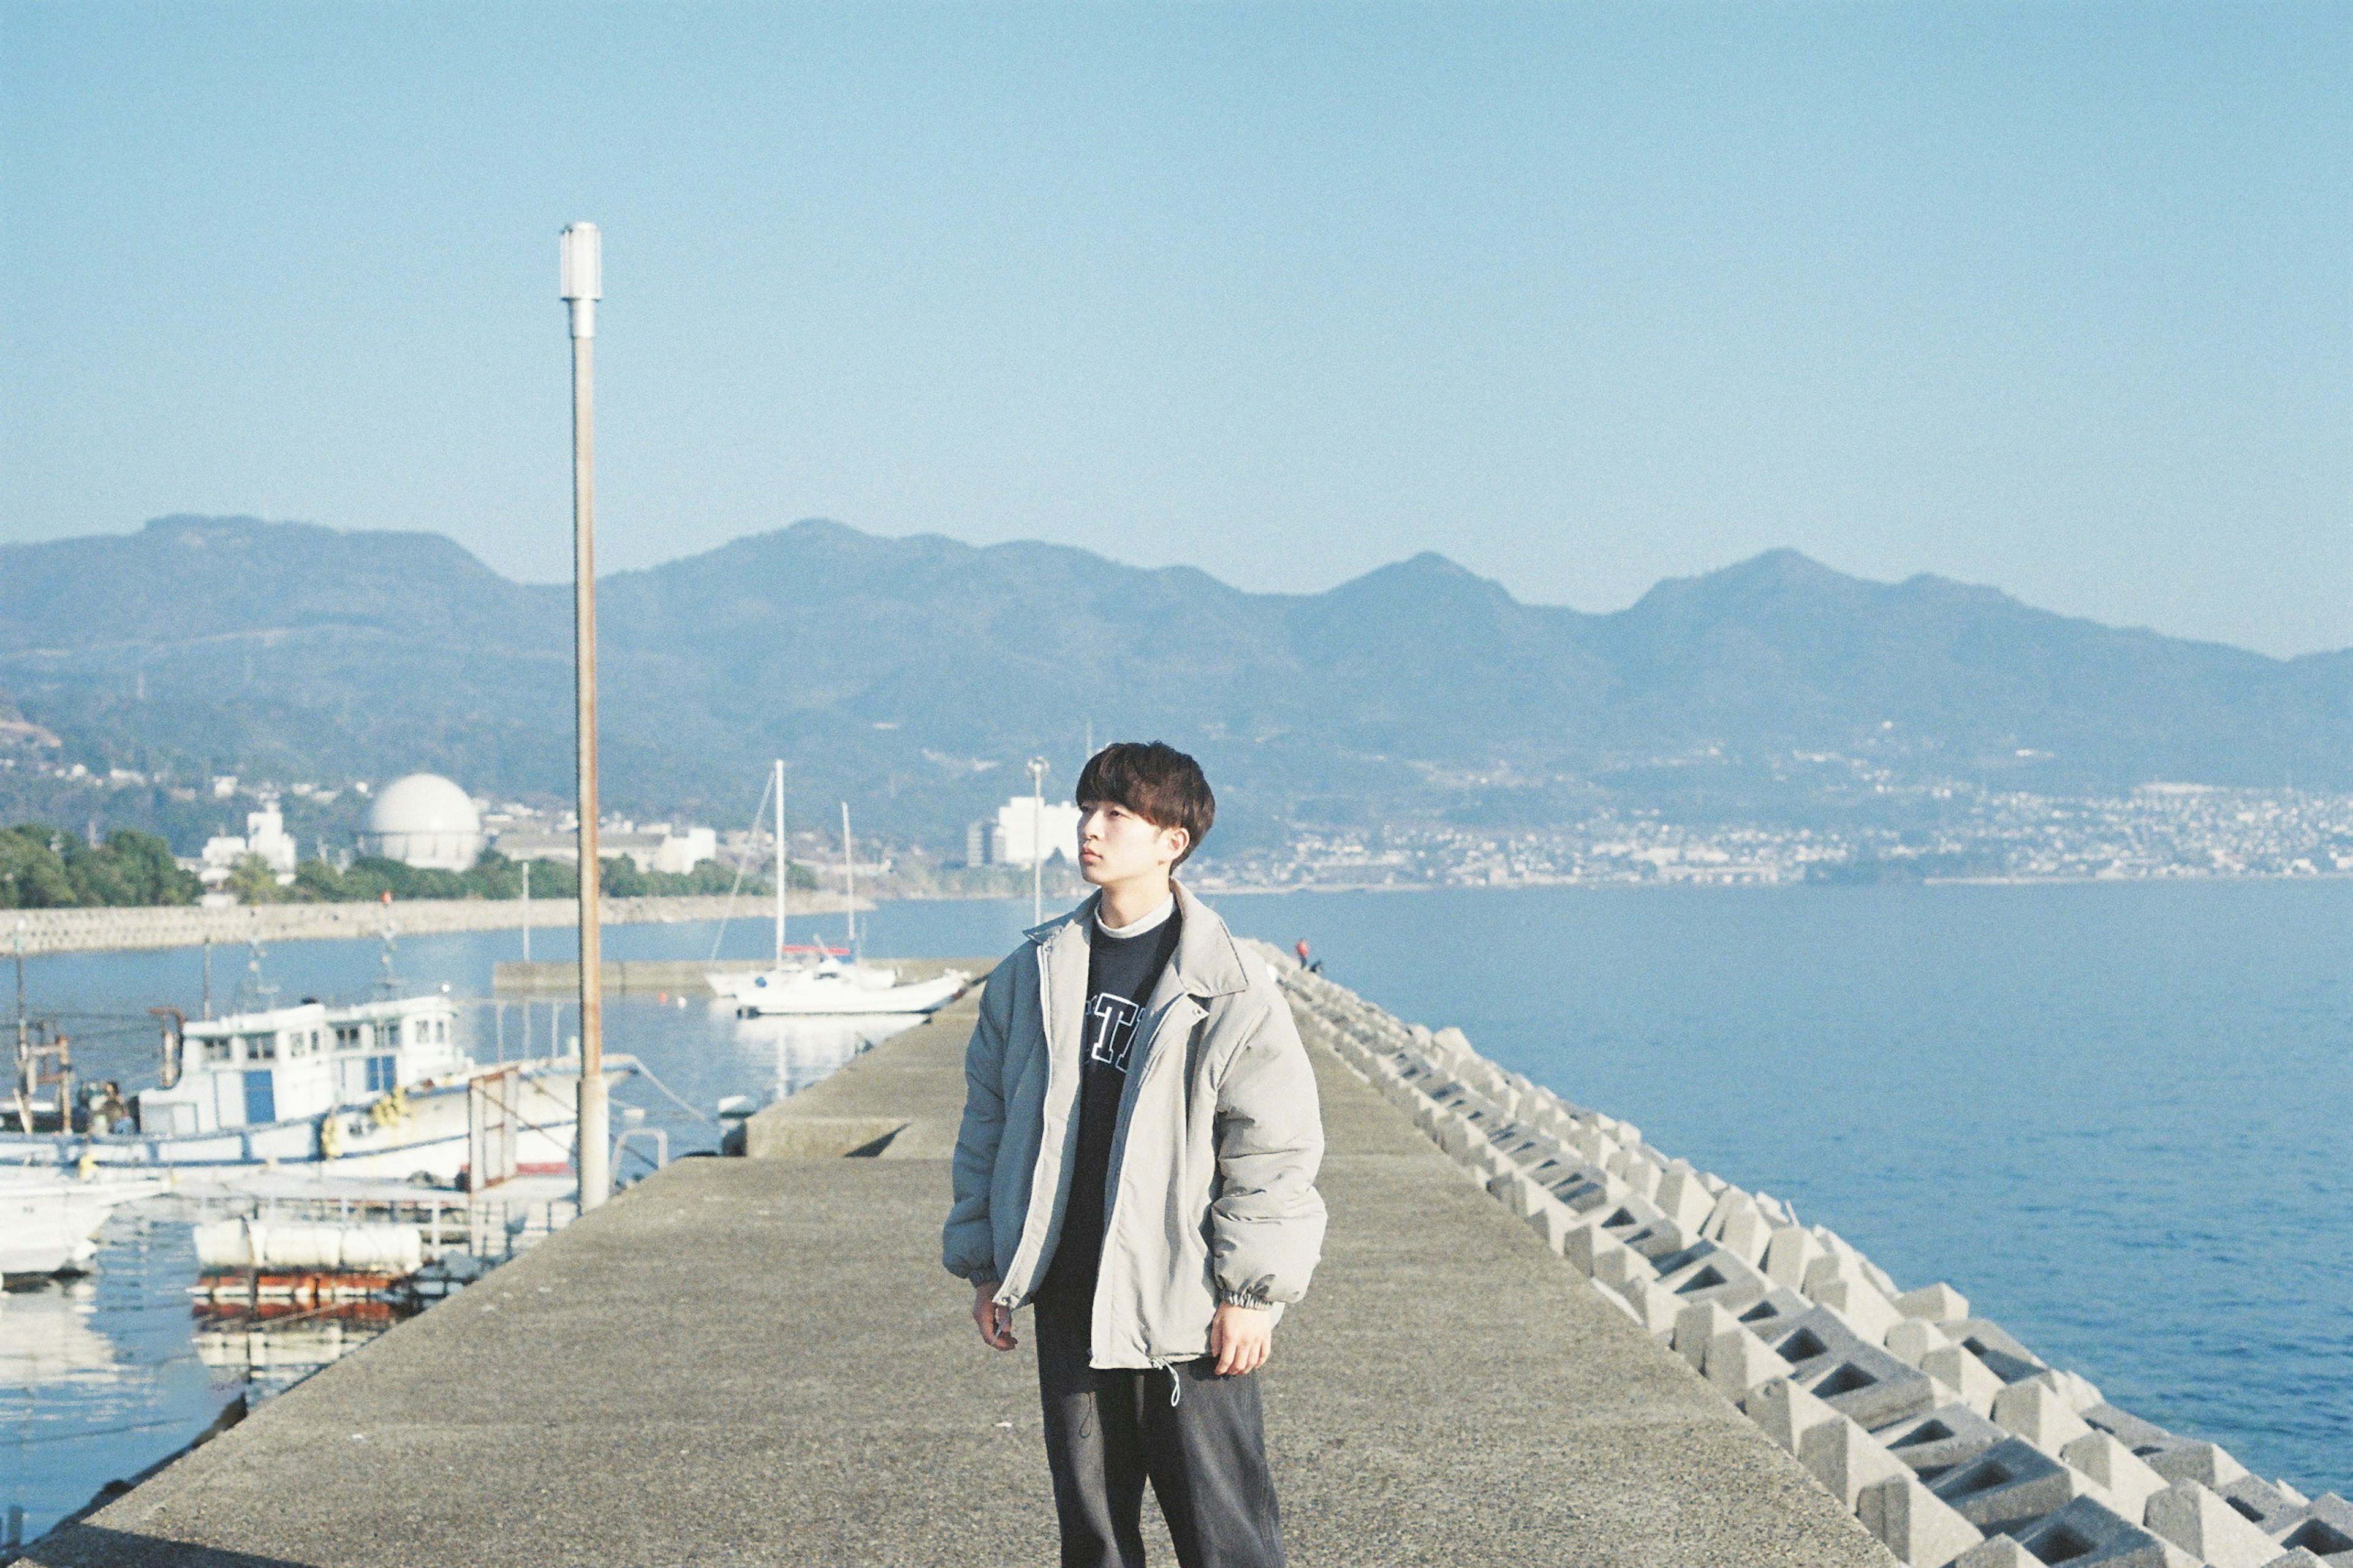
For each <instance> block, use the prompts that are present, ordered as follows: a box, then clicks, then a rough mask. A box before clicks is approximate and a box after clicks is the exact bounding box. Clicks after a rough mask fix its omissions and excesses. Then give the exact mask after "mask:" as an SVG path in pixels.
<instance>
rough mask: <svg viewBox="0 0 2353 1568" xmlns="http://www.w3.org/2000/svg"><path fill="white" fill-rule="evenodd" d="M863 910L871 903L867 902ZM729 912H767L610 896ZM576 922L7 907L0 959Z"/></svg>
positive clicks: (634, 910)
mask: <svg viewBox="0 0 2353 1568" xmlns="http://www.w3.org/2000/svg"><path fill="white" fill-rule="evenodd" d="M844 907H845V905H844V904H843V902H842V897H841V895H840V894H839V893H811V892H796V893H795V894H794V895H793V912H794V913H795V914H839V912H840V911H841V910H843V908H844ZM858 907H859V908H860V909H861V910H865V909H871V908H872V907H873V906H872V905H871V904H870V903H868V902H867V901H866V900H863V899H861V900H859V901H858ZM731 908H732V912H733V915H734V916H735V918H737V919H739V920H756V919H764V918H765V914H766V905H765V902H764V900H759V899H750V898H738V899H735V900H733V901H732V906H731V901H730V900H728V899H726V898H725V897H723V896H712V897H709V898H703V897H695V898H676V899H607V900H605V902H604V918H605V923H606V924H607V925H644V924H663V923H679V922H684V921H715V920H719V919H722V918H723V917H725V916H726V915H728V914H729V913H730V912H731ZM578 924H579V916H578V910H577V909H576V907H575V905H574V903H573V901H572V900H569V899H533V900H531V902H530V903H529V904H528V905H526V904H524V902H523V901H522V900H520V899H411V900H395V901H393V902H392V903H389V904H383V903H376V904H365V903H361V904H250V905H242V904H241V905H237V906H236V907H234V908H231V909H220V910H208V909H203V908H199V907H198V906H196V905H195V904H174V905H168V906H164V907H160V908H147V909H122V910H113V909H88V910H85V909H70V910H0V956H5V955H8V954H13V953H14V952H16V943H17V942H18V940H19V939H20V938H21V939H22V941H23V942H24V951H25V953H26V956H27V957H31V956H33V955H36V954H39V953H49V952H121V951H127V950H131V949H135V948H156V947H195V946H197V945H199V944H200V943H203V942H215V943H217V944H220V945H222V946H228V945H232V944H234V943H237V942H252V941H256V940H259V941H261V942H321V941H332V940H335V939H337V938H344V939H349V938H353V937H371V938H372V937H380V936H382V935H383V934H384V932H385V928H386V927H387V926H389V927H390V928H391V930H392V931H393V934H394V935H396V936H426V935H433V934H437V933H440V932H445V931H513V930H516V929H518V928H520V927H522V926H525V925H529V926H531V927H532V928H533V929H534V930H547V931H571V930H573V929H575V927H576V926H577V925H578Z"/></svg>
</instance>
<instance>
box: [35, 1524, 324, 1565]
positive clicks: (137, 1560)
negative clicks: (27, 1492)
mask: <svg viewBox="0 0 2353 1568" xmlns="http://www.w3.org/2000/svg"><path fill="white" fill-rule="evenodd" d="M17 1561H18V1562H19V1563H25V1564H26V1565H28V1568H32V1565H37V1568H315V1565H314V1564H311V1563H298V1562H295V1561H293V1560H292V1559H290V1558H285V1557H260V1556H257V1555H255V1554H254V1553H253V1552H224V1551H222V1550H220V1549H219V1548H217V1547H212V1546H195V1545H191V1544H190V1543H189V1542H185V1541H165V1540H163V1539H161V1538H160V1537H157V1536H153V1535H134V1534H132V1533H131V1532H130V1531H121V1530H108V1529H106V1528H104V1527H103V1526H101V1525H95V1524H69V1525H66V1526H65V1527H63V1528H62V1529H59V1530H56V1531H51V1532H50V1533H49V1534H47V1536H45V1537H43V1538H42V1539H41V1540H39V1541H37V1542H34V1543H33V1544H32V1545H31V1546H29V1547H27V1548H26V1552H25V1555H24V1556H23V1557H21V1558H19V1559H18V1560H17Z"/></svg>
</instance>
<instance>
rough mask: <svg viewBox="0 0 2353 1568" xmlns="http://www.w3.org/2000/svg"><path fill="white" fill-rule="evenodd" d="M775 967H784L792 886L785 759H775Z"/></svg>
mask: <svg viewBox="0 0 2353 1568" xmlns="http://www.w3.org/2000/svg"><path fill="white" fill-rule="evenodd" d="M792 873H793V860H792V856H791V855H790V854H789V853H788V852H787V851H786V848H785V759H784V758H782V757H778V758H777V759H776V967H777V968H778V969H782V968H783V967H784V966H785V896H786V895H785V889H786V888H788V887H790V886H791V885H792V879H793V875H792Z"/></svg>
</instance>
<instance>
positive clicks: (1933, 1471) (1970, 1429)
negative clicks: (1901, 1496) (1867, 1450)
mask: <svg viewBox="0 0 2353 1568" xmlns="http://www.w3.org/2000/svg"><path fill="white" fill-rule="evenodd" d="M1872 1436H1873V1438H1875V1439H1877V1441H1878V1443H1879V1446H1880V1447H1883V1448H1885V1449H1886V1450H1887V1451H1888V1452H1889V1453H1891V1454H1893V1455H1894V1456H1895V1457H1896V1458H1899V1459H1901V1460H1903V1461H1904V1463H1905V1465H1906V1466H1907V1467H1909V1468H1911V1470H1912V1471H1913V1473H1914V1474H1915V1475H1917V1476H1919V1477H1920V1478H1921V1479H1923V1480H1926V1481H1934V1480H1936V1479H1937V1478H1938V1477H1940V1476H1942V1475H1944V1474H1945V1473H1946V1472H1947V1471H1948V1470H1951V1469H1952V1468H1955V1467H1956V1466H1959V1465H1966V1464H1968V1462H1969V1461H1970V1460H1971V1459H1974V1458H1977V1457H1978V1455H1980V1454H1982V1453H1984V1452H1986V1451H1987V1450H1988V1449H1989V1448H1993V1447H1998V1446H2000V1444H2003V1443H2007V1442H2009V1441H2010V1434H2009V1433H2007V1432H2005V1431H2003V1430H2002V1429H2001V1428H2000V1427H1999V1426H1995V1425H1994V1424H1993V1423H1992V1422H1990V1421H1989V1420H1987V1419H1986V1418H1985V1417H1984V1416H1982V1415H1978V1413H1977V1412H1976V1411H1974V1410H1972V1409H1970V1408H1969V1407H1968V1405H1962V1404H1960V1403H1958V1402H1954V1403H1951V1404H1946V1405H1938V1406H1936V1408H1935V1409H1934V1410H1931V1411H1929V1412H1927V1413H1926V1415H1914V1416H1911V1417H1909V1418H1908V1419H1905V1420H1903V1421H1898V1422H1895V1423H1894V1425H1892V1426H1882V1427H1880V1428H1879V1429H1878V1430H1876V1431H1874V1432H1873V1433H1872Z"/></svg>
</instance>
